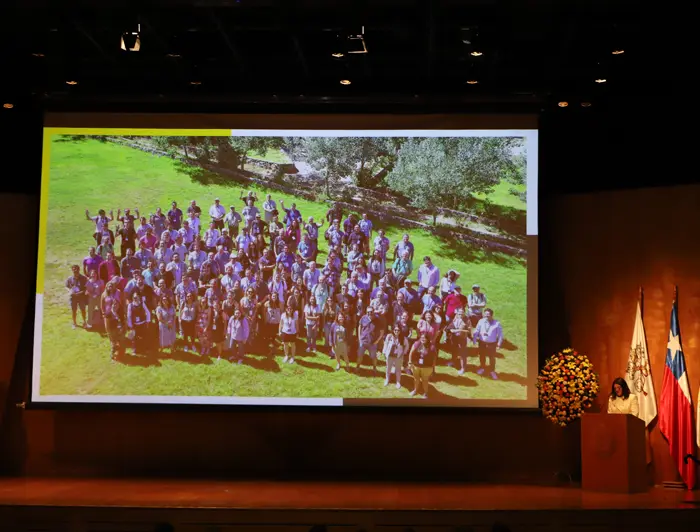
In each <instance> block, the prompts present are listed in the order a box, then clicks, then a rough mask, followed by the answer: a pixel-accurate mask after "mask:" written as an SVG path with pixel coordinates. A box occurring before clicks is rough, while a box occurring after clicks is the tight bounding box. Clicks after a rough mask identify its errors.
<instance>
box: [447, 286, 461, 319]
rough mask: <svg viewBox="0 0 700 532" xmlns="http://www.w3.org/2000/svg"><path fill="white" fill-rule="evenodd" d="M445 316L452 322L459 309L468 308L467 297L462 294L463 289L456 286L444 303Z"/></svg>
mask: <svg viewBox="0 0 700 532" xmlns="http://www.w3.org/2000/svg"><path fill="white" fill-rule="evenodd" d="M443 305H444V310H445V316H446V317H447V319H448V321H452V319H454V317H455V312H457V309H459V308H464V309H465V308H467V296H465V295H463V294H462V287H461V286H455V289H454V292H450V293H449V294H448V295H447V296H446V297H445V299H444V301H443Z"/></svg>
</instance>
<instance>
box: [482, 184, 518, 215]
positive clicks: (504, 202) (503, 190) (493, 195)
mask: <svg viewBox="0 0 700 532" xmlns="http://www.w3.org/2000/svg"><path fill="white" fill-rule="evenodd" d="M511 189H514V190H517V191H518V192H525V189H526V187H525V185H514V184H512V183H508V182H507V181H501V182H500V183H499V184H498V185H496V186H495V187H493V191H492V192H490V193H489V194H473V197H474V198H475V199H478V200H488V201H490V202H491V203H493V204H494V205H500V206H501V207H510V208H512V209H518V210H522V211H524V210H526V209H527V203H525V202H524V201H523V200H521V199H520V198H519V197H518V196H514V195H513V194H511V193H510V191H511Z"/></svg>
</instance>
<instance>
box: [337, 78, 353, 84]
mask: <svg viewBox="0 0 700 532" xmlns="http://www.w3.org/2000/svg"><path fill="white" fill-rule="evenodd" d="M351 83H352V81H350V80H349V79H341V80H340V84H341V85H350V84H351Z"/></svg>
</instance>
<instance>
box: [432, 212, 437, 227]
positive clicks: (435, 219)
mask: <svg viewBox="0 0 700 532" xmlns="http://www.w3.org/2000/svg"><path fill="white" fill-rule="evenodd" d="M437 215H438V213H437V211H433V225H437Z"/></svg>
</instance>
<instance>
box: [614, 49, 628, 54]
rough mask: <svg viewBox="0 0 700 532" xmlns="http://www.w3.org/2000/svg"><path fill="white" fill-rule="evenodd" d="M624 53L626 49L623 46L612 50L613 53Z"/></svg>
mask: <svg viewBox="0 0 700 532" xmlns="http://www.w3.org/2000/svg"><path fill="white" fill-rule="evenodd" d="M624 53H625V51H624V50H623V49H622V48H616V49H615V50H613V51H612V54H613V55H622V54H624Z"/></svg>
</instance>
